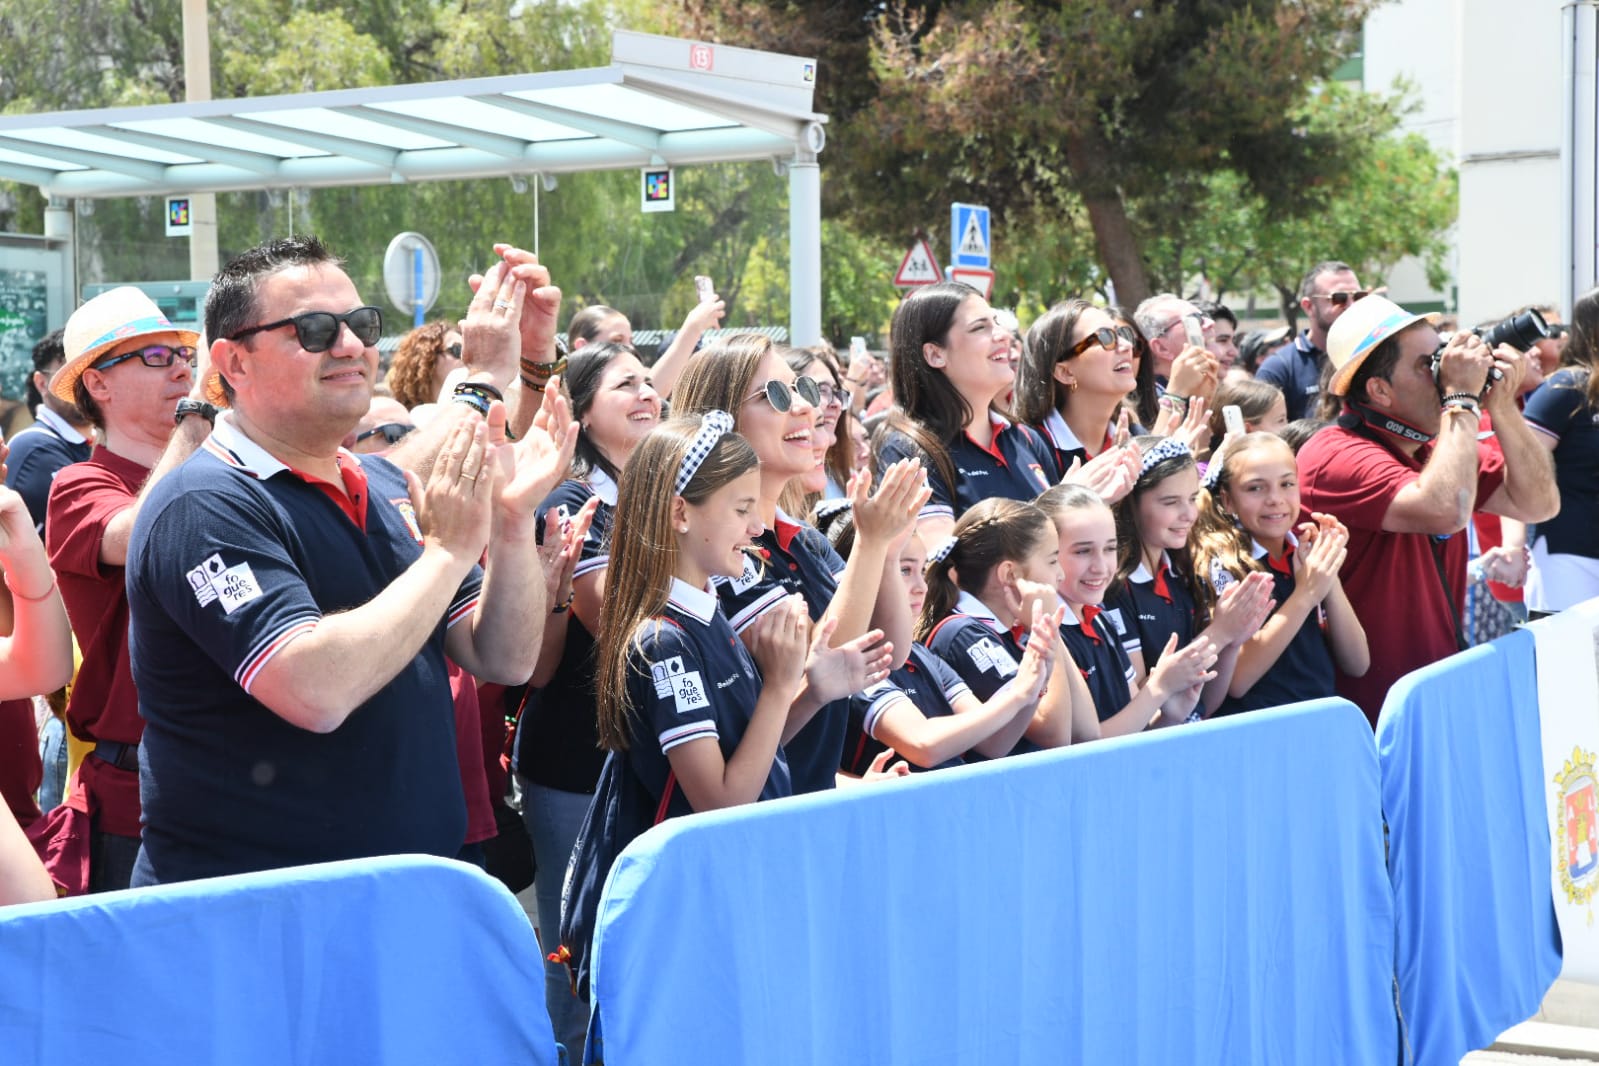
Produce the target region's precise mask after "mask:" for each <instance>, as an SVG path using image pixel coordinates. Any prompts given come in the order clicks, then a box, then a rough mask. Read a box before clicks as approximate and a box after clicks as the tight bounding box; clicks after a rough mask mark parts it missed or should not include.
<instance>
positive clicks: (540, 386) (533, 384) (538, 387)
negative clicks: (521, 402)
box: [522, 374, 548, 392]
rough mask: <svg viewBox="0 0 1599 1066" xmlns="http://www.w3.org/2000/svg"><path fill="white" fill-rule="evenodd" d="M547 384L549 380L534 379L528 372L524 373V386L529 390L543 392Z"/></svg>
mask: <svg viewBox="0 0 1599 1066" xmlns="http://www.w3.org/2000/svg"><path fill="white" fill-rule="evenodd" d="M546 384H548V382H544V381H534V380H533V379H532V378H529V377H528V376H527V375H526V374H523V375H522V387H523V388H524V389H529V390H531V391H533V392H543V391H544V386H545V385H546Z"/></svg>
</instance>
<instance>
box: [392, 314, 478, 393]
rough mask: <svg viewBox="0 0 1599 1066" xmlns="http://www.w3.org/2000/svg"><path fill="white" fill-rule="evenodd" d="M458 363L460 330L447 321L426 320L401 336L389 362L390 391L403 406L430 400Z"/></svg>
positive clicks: (459, 356)
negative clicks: (423, 324) (392, 359)
mask: <svg viewBox="0 0 1599 1066" xmlns="http://www.w3.org/2000/svg"><path fill="white" fill-rule="evenodd" d="M460 365H461V331H460V330H458V329H456V328H455V327H454V326H452V325H450V323H448V322H429V323H428V324H427V325H425V326H418V327H417V328H416V329H413V330H412V331H411V332H409V333H407V334H406V335H405V336H403V337H401V338H400V345H399V347H398V348H396V349H395V351H394V362H393V363H391V364H390V365H389V376H388V378H387V382H388V386H389V392H391V393H393V395H394V398H395V399H396V400H399V401H400V402H401V403H403V404H405V408H406V410H408V411H409V410H410V409H411V408H413V407H420V406H422V405H423V404H425V403H433V402H435V401H436V400H437V399H438V398H439V390H440V389H442V388H444V379H445V378H446V377H447V376H448V375H449V373H450V371H452V370H454V369H455V368H456V367H458V366H460Z"/></svg>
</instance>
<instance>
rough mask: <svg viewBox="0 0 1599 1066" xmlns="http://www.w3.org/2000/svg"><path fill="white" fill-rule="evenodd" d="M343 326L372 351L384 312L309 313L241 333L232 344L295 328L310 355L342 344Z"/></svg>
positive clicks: (363, 309) (370, 309) (372, 309)
mask: <svg viewBox="0 0 1599 1066" xmlns="http://www.w3.org/2000/svg"><path fill="white" fill-rule="evenodd" d="M341 323H342V324H343V325H347V326H349V327H350V332H351V333H353V334H355V339H356V340H358V341H360V342H361V343H362V344H364V345H365V346H366V347H368V348H370V347H372V345H374V344H376V343H377V342H378V338H379V337H381V336H383V312H382V311H380V310H378V309H377V308H376V307H357V308H356V309H355V310H354V311H346V312H344V313H343V314H342V315H336V314H334V313H333V312H332V311H307V312H306V313H305V314H303V315H295V316H294V317H293V318H283V319H279V320H278V321H276V322H268V323H266V324H265V325H260V326H251V327H250V328H249V329H241V330H239V331H238V332H237V333H235V334H233V336H231V337H229V338H228V340H230V341H239V340H243V339H244V338H246V337H248V336H250V335H251V334H254V333H262V332H265V331H266V330H269V329H282V328H283V327H284V326H293V327H294V335H295V337H296V338H297V339H298V340H299V342H300V347H302V348H304V349H305V350H306V351H308V352H325V351H327V350H328V349H329V348H331V347H333V345H334V344H335V343H336V342H337V341H338V339H339V326H340V324H341Z"/></svg>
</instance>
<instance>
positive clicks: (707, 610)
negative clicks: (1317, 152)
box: [627, 578, 792, 822]
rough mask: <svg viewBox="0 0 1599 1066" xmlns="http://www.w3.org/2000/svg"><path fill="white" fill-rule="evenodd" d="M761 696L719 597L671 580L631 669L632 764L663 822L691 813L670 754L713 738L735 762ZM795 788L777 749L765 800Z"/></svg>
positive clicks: (640, 637)
mask: <svg viewBox="0 0 1599 1066" xmlns="http://www.w3.org/2000/svg"><path fill="white" fill-rule="evenodd" d="M760 697H761V675H760V672H759V671H758V670H757V669H756V666H755V660H754V659H752V658H750V653H749V652H748V651H746V650H745V648H744V642H743V641H741V640H740V639H739V638H738V635H737V634H735V633H734V632H733V627H732V626H730V625H729V624H728V621H727V618H726V616H724V615H723V614H722V612H721V610H720V609H719V607H718V604H717V599H716V596H715V595H713V594H712V593H711V591H710V590H709V589H697V588H694V587H693V586H692V585H688V584H686V583H684V582H682V581H679V580H678V579H676V578H673V579H672V591H671V594H670V596H669V597H668V599H667V601H666V608H665V610H663V611H662V612H661V613H660V615H658V616H657V617H656V618H654V619H652V620H651V621H649V622H646V623H645V624H644V625H643V626H642V627H640V629H639V631H638V632H637V633H636V634H635V635H634V637H633V648H632V652H631V655H630V658H629V665H628V671H627V698H628V704H629V707H630V708H631V710H630V713H629V715H628V724H629V728H630V733H629V735H630V743H629V744H628V749H627V762H628V766H629V768H630V769H631V770H632V771H633V773H634V775H635V776H636V777H637V778H638V780H639V782H640V783H641V784H642V785H643V786H644V788H645V790H646V791H647V792H648V793H649V794H650V796H651V797H653V798H654V800H655V802H656V805H657V815H656V819H655V820H656V821H657V822H658V821H660V820H661V817H663V816H664V817H667V818H672V817H676V816H677V815H681V814H690V813H692V812H693V808H692V807H690V806H689V802H688V798H687V797H686V796H684V795H683V790H682V789H681V788H680V787H678V786H677V785H676V779H675V778H672V777H671V773H672V765H671V762H670V761H669V760H668V759H667V755H666V753H667V752H669V751H671V750H672V749H673V748H675V747H677V746H678V745H679V744H687V743H689V742H690V741H694V740H702V739H706V738H709V739H712V740H715V741H716V743H717V745H718V747H720V748H721V750H722V758H723V759H731V758H732V757H733V753H734V752H735V751H737V750H738V745H739V741H741V740H743V739H744V732H745V730H746V729H748V728H749V723H750V715H752V714H753V713H755V703H756V701H757V700H759V699H760ZM669 780H670V781H671V782H672V784H671V788H670V790H668V787H667V786H668V781H669ZM791 791H792V786H791V782H790V779H789V769H788V762H787V760H786V759H785V758H784V755H783V749H782V748H781V747H779V748H778V749H777V755H776V757H775V758H774V759H773V760H772V768H771V769H770V770H769V771H767V774H766V783H765V784H764V785H762V786H761V794H760V796H759V798H760V799H763V800H769V799H777V798H778V797H780V796H787V795H789V794H790V792H791ZM663 801H664V805H663Z"/></svg>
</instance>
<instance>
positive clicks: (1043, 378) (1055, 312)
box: [1016, 299, 1094, 426]
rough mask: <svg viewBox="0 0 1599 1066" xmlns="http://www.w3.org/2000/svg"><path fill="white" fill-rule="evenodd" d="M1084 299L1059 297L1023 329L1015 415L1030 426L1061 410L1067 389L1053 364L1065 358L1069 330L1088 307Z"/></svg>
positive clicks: (1067, 356) (1072, 357)
mask: <svg viewBox="0 0 1599 1066" xmlns="http://www.w3.org/2000/svg"><path fill="white" fill-rule="evenodd" d="M1093 307H1094V305H1093V304H1091V303H1089V302H1088V301H1087V300H1075V299H1074V300H1062V301H1061V302H1060V303H1058V304H1056V305H1055V306H1054V307H1051V308H1050V309H1049V310H1048V311H1045V312H1044V313H1043V314H1042V315H1040V316H1039V317H1038V319H1037V320H1036V321H1034V323H1033V325H1032V327H1031V328H1030V329H1028V331H1027V344H1026V346H1025V347H1024V349H1023V351H1022V367H1021V377H1020V380H1019V381H1017V383H1016V417H1017V418H1018V419H1020V420H1021V421H1023V422H1026V423H1027V424H1028V425H1031V426H1039V425H1043V423H1044V419H1046V418H1048V417H1049V414H1050V412H1051V411H1065V410H1066V402H1067V397H1069V396H1070V395H1071V390H1070V389H1068V388H1067V387H1066V386H1065V385H1062V384H1061V383H1060V382H1059V381H1057V380H1056V379H1055V367H1056V366H1058V365H1059V364H1060V363H1062V362H1065V361H1066V360H1067V359H1075V358H1077V357H1076V356H1075V355H1070V356H1069V355H1067V354H1066V353H1067V352H1068V351H1070V350H1071V344H1072V331H1073V330H1075V329H1076V328H1077V322H1078V320H1079V319H1081V318H1082V317H1083V312H1085V311H1089V310H1092V309H1093Z"/></svg>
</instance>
